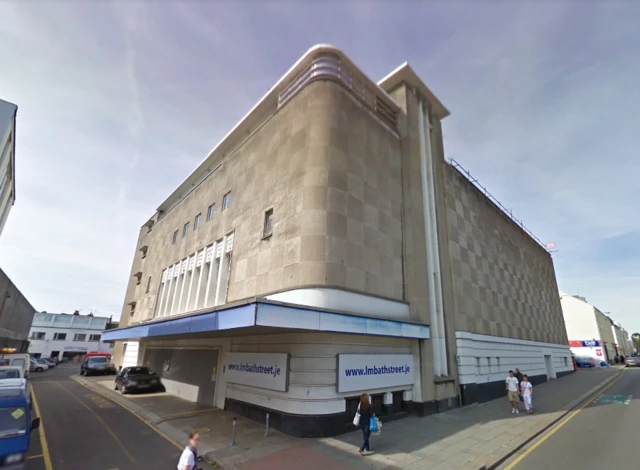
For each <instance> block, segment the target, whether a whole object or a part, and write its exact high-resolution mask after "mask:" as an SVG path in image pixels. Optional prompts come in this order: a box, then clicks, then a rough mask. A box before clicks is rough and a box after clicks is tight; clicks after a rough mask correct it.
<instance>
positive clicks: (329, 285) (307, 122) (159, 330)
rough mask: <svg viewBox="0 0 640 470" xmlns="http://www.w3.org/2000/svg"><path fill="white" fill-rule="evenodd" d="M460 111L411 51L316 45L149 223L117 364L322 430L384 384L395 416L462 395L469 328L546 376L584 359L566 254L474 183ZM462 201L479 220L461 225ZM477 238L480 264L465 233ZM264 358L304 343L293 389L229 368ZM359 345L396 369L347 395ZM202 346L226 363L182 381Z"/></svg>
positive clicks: (382, 402)
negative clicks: (579, 354) (449, 141)
mask: <svg viewBox="0 0 640 470" xmlns="http://www.w3.org/2000/svg"><path fill="white" fill-rule="evenodd" d="M447 115H448V111H447V110H446V108H444V106H443V105H442V103H440V101H439V100H438V99H437V98H436V97H435V96H434V95H433V93H432V92H431V91H430V90H429V89H428V88H427V86H426V85H425V84H424V83H423V82H422V80H421V79H420V78H419V77H418V76H417V75H416V74H415V72H414V71H413V70H412V69H411V67H410V66H408V65H407V64H404V65H402V66H401V67H399V68H398V69H396V70H395V71H393V72H392V73H391V74H389V75H388V76H387V77H385V78H384V79H382V80H381V81H380V82H378V83H377V84H376V83H374V82H372V81H371V80H369V79H368V78H367V77H366V76H365V75H364V74H363V73H362V72H361V71H360V70H359V69H358V68H357V67H356V66H355V64H353V63H352V62H351V61H350V60H349V59H348V58H347V57H346V56H345V55H344V54H343V53H342V52H341V51H339V50H337V49H335V48H333V47H331V46H317V47H315V48H313V49H311V50H310V51H309V52H307V54H305V55H304V56H303V57H302V58H301V59H300V60H299V61H298V62H297V63H296V64H295V65H294V66H293V68H292V69H291V70H290V71H289V72H287V74H285V76H284V77H283V78H282V79H281V80H280V81H278V83H277V84H276V85H275V86H274V87H272V88H271V90H270V91H269V93H268V94H267V95H265V97H264V98H263V99H262V100H261V101H260V102H259V103H258V104H257V105H256V106H255V107H254V108H253V109H252V110H251V111H250V113H249V114H248V115H247V116H246V117H245V118H244V119H243V120H242V121H241V122H240V123H239V124H238V125H237V126H236V127H235V128H234V129H233V130H232V131H231V132H230V133H229V134H228V135H227V137H225V139H223V141H222V142H221V143H220V144H218V146H217V147H216V148H214V150H213V151H212V152H211V154H210V155H209V156H208V157H207V158H206V159H205V160H204V161H203V163H202V164H201V165H200V166H199V167H198V168H197V169H196V170H195V171H194V172H193V173H192V174H191V175H189V176H188V177H187V178H186V179H185V181H184V182H183V183H182V184H181V185H180V186H179V187H178V189H176V191H174V192H173V193H172V194H171V195H170V196H169V197H168V198H167V200H165V201H164V202H163V203H162V204H161V205H160V206H159V208H158V210H157V211H156V214H155V215H154V216H153V217H152V218H151V219H149V221H148V222H147V223H146V224H145V225H144V226H143V227H142V228H141V230H140V235H139V241H138V246H137V250H136V253H135V257H134V261H133V265H132V270H131V278H130V280H129V284H128V287H127V292H126V297H125V302H124V307H123V311H122V316H121V328H120V330H118V331H114V332H106V333H105V337H108V338H109V339H113V340H126V347H125V342H124V341H118V342H117V343H116V348H115V362H116V363H117V364H126V365H129V364H133V363H142V362H146V363H149V364H156V368H157V367H158V366H160V367H161V368H162V369H163V370H164V372H166V377H167V379H168V380H170V388H171V391H172V393H176V394H179V395H181V396H188V397H191V398H193V399H198V400H201V399H205V400H207V401H211V400H213V401H214V403H215V404H216V405H217V406H220V407H226V408H229V409H233V410H235V411H237V412H239V413H244V414H247V415H249V416H255V417H257V419H260V417H263V416H264V412H266V411H269V412H270V413H277V414H278V413H279V414H278V415H275V416H278V417H277V418H273V416H274V415H273V414H272V419H275V420H276V422H279V423H280V428H281V429H283V430H284V431H285V432H288V433H290V434H294V435H304V436H311V435H330V434H336V433H339V432H344V431H345V430H346V429H347V428H346V427H345V423H349V422H350V421H351V419H352V414H353V412H354V411H355V410H354V409H352V407H353V404H354V403H356V402H357V397H358V396H359V394H360V393H362V392H364V391H367V392H369V393H371V394H372V396H373V397H374V407H379V408H380V410H381V411H383V412H384V414H385V415H388V416H389V417H390V418H395V417H401V416H403V415H404V414H406V413H408V412H415V413H419V414H425V413H431V412H436V411H444V410H447V409H450V408H453V407H456V406H458V405H459V404H460V397H461V395H463V393H462V389H461V387H460V386H461V382H460V380H459V373H458V367H459V365H460V364H461V363H462V365H466V364H465V361H466V356H465V358H464V360H463V361H462V362H461V358H460V347H461V346H460V341H464V345H465V346H464V347H465V348H467V349H469V347H471V348H473V344H480V343H483V344H487V341H489V342H494V343H496V344H497V343H500V342H501V341H502V343H501V344H502V345H505V344H506V347H504V348H502V350H503V351H504V353H503V354H504V355H505V357H507V356H509V355H511V354H512V351H514V350H518V348H524V349H526V350H527V351H528V352H527V354H528V357H529V358H530V360H529V362H526V363H527V364H530V365H531V370H532V371H533V370H535V371H536V373H538V372H539V373H540V374H546V375H545V377H547V376H549V377H550V378H555V376H556V374H557V375H561V374H562V373H564V372H566V371H568V370H569V369H570V366H568V365H567V366H566V367H565V365H566V361H567V359H568V358H570V355H569V350H568V347H567V341H566V334H565V332H564V325H563V324H562V317H561V312H560V307H559V300H558V295H557V287H556V284H555V276H554V272H553V264H552V262H551V258H550V256H549V255H548V253H546V252H544V251H543V250H542V249H541V248H540V247H539V246H537V245H535V242H533V241H530V240H528V239H527V236H526V234H519V233H517V228H515V226H513V227H512V225H514V223H513V221H512V220H510V219H507V218H506V217H504V216H502V217H501V216H500V215H499V214H496V213H495V212H496V210H495V209H494V208H491V207H490V206H487V205H486V204H485V203H483V201H481V198H480V197H479V196H478V195H475V194H474V193H473V190H471V189H469V186H472V185H471V183H470V182H469V181H467V180H465V181H462V180H457V179H456V177H455V175H454V174H453V173H452V169H451V168H450V165H449V163H447V162H446V161H445V157H444V148H443V138H442V127H441V122H440V121H441V119H443V118H445V117H446V116H447ZM452 201H453V202H452ZM456 201H464V202H465V204H466V205H465V206H464V207H465V208H466V209H467V210H466V212H465V211H464V209H463V213H462V216H465V215H468V216H469V218H468V226H463V225H462V224H461V223H458V220H459V219H456V220H455V221H454V222H452V220H451V218H452V215H454V214H455V211H456V208H457V205H456ZM214 204H215V206H213V205H214ZM482 204H485V206H486V207H485V206H483V205H482ZM212 207H214V209H213V210H212V209H211V208H212ZM223 209H224V210H223ZM492 211H493V212H492ZM471 213H473V216H472V215H471ZM477 217H484V218H487V222H486V225H481V224H479V223H476V224H475V225H474V221H475V218H477ZM491 224H493V226H491ZM196 227H197V228H196ZM494 230H497V231H499V232H501V233H506V235H504V240H502V242H503V243H507V242H508V243H510V244H512V245H513V246H512V245H509V247H508V248H505V247H503V246H501V245H500V244H499V243H495V242H494V241H491V240H489V237H490V236H492V234H493V231H494ZM453 231H455V233H454V234H452V232H453ZM454 235H455V237H454ZM477 237H481V238H482V237H484V238H482V243H481V244H480V246H479V248H478V250H477V251H476V252H474V259H473V260H470V259H469V258H470V257H469V255H468V253H467V254H466V255H465V254H464V252H463V250H462V249H461V247H464V249H465V250H466V249H467V248H468V247H469V246H473V240H474V239H475V238H477ZM534 245H535V246H534ZM476 257H477V258H476ZM523 260H526V261H527V262H529V261H530V262H531V264H530V268H529V267H524V266H523V265H524V264H525V263H523ZM483 261H486V262H487V263H490V264H488V265H487V266H486V267H483V265H482V263H483ZM454 271H455V272H454ZM465 273H466V274H465ZM480 273H482V276H483V277H482V279H479V276H480ZM505 283H506V284H507V287H504V286H503V284H505ZM529 283H532V284H533V285H532V286H530V285H529ZM480 286H482V287H483V288H488V287H489V286H494V292H493V293H492V294H489V295H487V292H489V290H484V289H483V293H482V294H481V293H480V292H479V290H478V289H479V287H480ZM536 289H538V291H536ZM550 289H551V290H552V292H550V291H549V290H550ZM474 293H476V294H477V295H476V297H475V298H473V299H472V302H471V303H468V302H467V301H466V296H469V295H473V294H474ZM536 294H539V297H540V298H536ZM487 297H490V298H487ZM518 302H519V303H518ZM527 314H530V315H532V318H530V319H525V318H524V317H525V316H526V315H527ZM527 329H534V330H535V331H533V332H529V331H527ZM463 333H470V334H472V335H475V336H466V337H464V338H463V336H464V335H463V336H461V335H462V334H463ZM527 341H528V342H527ZM474 342H476V343H474ZM510 342H511V343H514V344H516V346H513V345H511V344H510ZM469 345H471V346H469ZM512 346H513V347H512ZM498 349H500V348H498ZM197 350H210V351H211V353H210V354H205V355H204V356H203V357H200V356H199V355H198V354H200V353H196V352H195V351H197ZM133 351H135V353H134V352H133ZM171 351H174V352H171ZM175 351H183V352H180V353H178V352H175ZM185 351H187V352H185ZM188 351H192V352H188ZM465 351H466V350H465ZM547 353H549V361H550V362H549V364H547V363H546V362H545V361H546V360H547V359H546V356H547ZM465 354H467V353H465ZM262 355H275V356H274V361H276V360H280V359H278V357H285V356H286V358H287V359H286V361H285V362H283V363H282V365H280V363H278V366H277V367H276V368H280V367H282V368H283V370H286V374H287V383H286V385H282V384H280V385H264V386H260V385H259V386H256V385H251V384H250V381H249V382H246V383H241V384H238V383H235V382H233V381H232V380H231V379H229V377H231V376H233V374H231V373H230V369H229V366H230V365H232V366H233V367H236V366H235V365H233V364H232V361H231V359H229V358H238V357H246V358H249V359H247V361H255V363H256V364H257V363H259V362H260V359H261V356H262ZM353 355H358V356H357V357H358V358H360V359H359V360H361V361H362V363H363V364H365V363H366V364H370V363H369V362H367V361H369V360H371V361H375V360H376V358H378V359H379V360H380V361H384V362H385V365H380V364H377V363H376V364H374V365H371V367H370V370H371V371H374V372H372V374H377V373H378V372H376V371H377V370H380V371H382V372H380V374H387V375H385V376H384V377H381V378H380V380H377V381H374V382H372V383H371V384H370V385H366V386H365V385H363V386H362V387H363V388H362V390H356V391H353V390H354V389H353V388H348V387H347V388H348V390H350V391H347V389H346V388H345V387H344V386H343V385H341V380H340V378H341V377H342V375H341V374H343V372H344V373H347V372H345V371H348V373H349V374H351V373H354V374H356V373H357V372H358V369H353V368H350V369H349V368H347V369H344V370H343V366H342V365H341V364H344V363H347V362H348V360H349V357H351V358H353V357H354V356H353ZM276 356H277V357H276ZM187 357H189V358H190V359H189V360H191V361H200V362H202V363H204V362H206V363H207V365H206V367H204V368H205V369H207V371H204V370H203V372H202V373H201V375H202V377H199V378H198V377H196V376H195V375H194V376H192V377H186V376H183V378H180V377H179V375H180V374H179V373H178V372H176V375H171V373H172V372H171V371H172V367H173V366H172V365H171V364H173V363H174V362H175V361H183V360H186V358H187ZM234 360H235V359H234ZM399 360H401V361H405V362H406V365H402V366H396V365H391V364H396V362H397V361H399ZM341 361H344V362H341ZM394 361H396V362H394ZM398 364H399V363H398ZM403 364H405V363H404V362H403ZM474 364H475V360H474ZM508 364H510V362H509V361H508V360H506V359H503V367H498V368H497V369H496V371H495V372H496V374H502V375H505V376H506V373H507V370H508V369H506V368H505V367H507V365H508ZM522 364H525V362H523V363H522ZM250 365H251V364H249V366H250ZM547 365H548V367H547ZM378 366H380V367H378ZM243 367H244V366H243ZM256 367H259V368H262V366H261V365H259V364H257V365H256ZM256 367H254V369H255V368H256ZM349 367H351V366H349ZM364 367H365V368H364V369H363V370H364V371H365V372H364V374H363V375H362V378H361V381H362V383H363V384H364V383H369V382H367V380H368V379H365V376H367V375H369V373H368V372H367V370H368V369H367V368H369V365H365V366H364ZM211 370H213V371H214V372H213V374H212V372H211ZM232 370H235V369H232ZM274 370H275V369H274ZM278 370H279V369H278ZM388 370H390V371H392V372H389V373H388V372H387V371H388ZM398 370H403V371H405V372H403V374H405V378H404V379H403V378H402V377H399V376H394V375H393V374H395V373H396V372H397V371H398ZM409 370H410V371H411V372H410V373H409ZM361 371H362V370H361ZM525 372H526V371H525ZM170 376H171V377H170ZM406 377H411V383H407V381H406V380H407V379H406ZM265 380H266V379H265ZM342 380H343V382H345V383H346V382H347V381H348V380H349V378H348V377H342ZM189 381H190V382H189ZM211 382H213V383H214V384H215V387H214V389H215V390H213V389H212V387H211V385H210V384H211ZM263 382H264V383H266V382H265V381H262V382H260V383H263ZM251 383H253V382H251ZM256 383H257V382H256ZM471 385H472V384H470V383H469V384H467V387H468V388H469V389H470V388H471ZM265 387H266V389H265ZM270 387H271V388H270ZM274 387H275V388H274ZM279 387H283V388H279ZM490 395H491V393H489V392H487V393H485V392H482V393H475V395H472V394H470V393H468V394H467V397H468V398H469V400H468V401H469V402H472V401H478V400H482V399H483V398H486V399H488V398H490Z"/></svg>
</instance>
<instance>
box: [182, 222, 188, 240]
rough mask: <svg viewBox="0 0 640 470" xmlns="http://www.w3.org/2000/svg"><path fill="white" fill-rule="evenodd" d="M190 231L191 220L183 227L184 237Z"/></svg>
mask: <svg viewBox="0 0 640 470" xmlns="http://www.w3.org/2000/svg"><path fill="white" fill-rule="evenodd" d="M188 233H189V222H187V223H186V224H184V227H182V238H184V237H186V236H187V234H188Z"/></svg>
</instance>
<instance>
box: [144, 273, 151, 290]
mask: <svg viewBox="0 0 640 470" xmlns="http://www.w3.org/2000/svg"><path fill="white" fill-rule="evenodd" d="M149 289H151V276H149V279H147V290H146V291H145V293H146V294H148V293H149Z"/></svg>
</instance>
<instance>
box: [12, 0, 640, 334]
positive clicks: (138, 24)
mask: <svg viewBox="0 0 640 470" xmlns="http://www.w3.org/2000/svg"><path fill="white" fill-rule="evenodd" d="M344 3H345V2H271V3H265V2H259V1H251V2H231V1H229V2H210V3H207V2H191V3H189V2H182V3H171V2H169V1H162V2H146V3H142V2H140V3H136V2H128V3H114V2H106V1H105V2H69V3H64V2H42V3H38V2H36V1H30V2H18V1H15V2H13V3H12V2H11V1H10V2H2V3H1V4H0V57H1V58H2V68H1V72H0V97H1V98H3V99H5V100H8V101H12V102H14V103H17V104H18V105H19V110H18V132H17V135H18V146H17V180H18V181H17V201H16V205H15V207H14V209H13V211H12V213H11V215H10V217H9V221H8V223H7V226H6V228H5V231H4V233H3V235H2V240H1V243H0V265H1V266H2V267H3V269H5V271H7V272H8V273H9V275H10V276H11V277H12V278H13V280H14V282H15V283H16V284H17V285H18V286H19V287H20V288H21V289H22V290H23V292H24V293H25V294H26V295H27V296H28V298H29V299H30V300H31V302H32V303H33V305H34V306H35V307H36V308H37V309H40V310H47V311H73V310H74V309H81V310H82V311H83V312H88V311H89V310H92V309H93V310H97V312H98V314H100V315H108V314H114V315H115V316H118V315H119V313H120V310H121V306H122V302H123V299H124V293H125V285H126V282H127V278H128V275H129V269H130V263H131V259H132V256H133V252H134V247H135V242H136V237H137V233H138V228H139V227H140V225H141V224H142V223H143V222H144V221H145V220H146V218H147V217H149V216H151V215H152V213H153V210H154V208H155V207H157V205H158V204H159V203H160V202H161V201H162V200H163V199H164V198H165V197H166V195H167V194H168V193H169V192H170V191H171V190H172V189H174V188H175V187H176V186H177V184H178V183H180V182H181V181H182V179H183V178H184V177H185V176H186V175H187V174H188V173H189V172H190V171H191V170H193V168H194V167H195V166H196V165H197V164H198V163H199V162H200V161H201V160H202V159H203V158H204V157H205V156H206V154H207V153H208V151H209V150H210V149H211V148H213V147H214V145H215V144H216V143H217V142H218V141H219V139H220V138H221V137H222V136H224V135H225V134H226V133H227V132H228V131H229V130H230V129H231V127H233V125H234V124H235V123H236V122H237V121H238V120H239V119H240V118H241V117H242V116H243V115H244V114H245V113H246V112H247V111H248V110H249V109H250V108H251V107H252V106H253V104H255V102H256V101H257V100H258V99H259V98H260V97H261V96H262V95H263V94H264V93H265V92H266V91H267V90H268V89H269V87H271V86H272V85H273V84H274V83H275V82H276V81H277V80H278V78H279V77H280V76H281V75H282V74H284V72H286V70H287V69H288V68H289V67H290V66H291V65H292V64H293V63H294V62H295V61H296V60H297V58H298V57H299V56H300V55H302V54H303V53H304V52H305V51H306V50H307V49H308V48H309V47H311V46H312V45H314V44H316V43H331V44H334V45H336V46H338V47H340V48H341V49H343V50H344V51H345V52H346V53H347V54H348V55H349V56H350V57H351V58H352V59H353V60H354V62H355V63H356V64H358V65H359V66H360V67H361V68H362V69H363V70H364V71H365V72H366V73H367V74H368V75H369V76H370V77H371V78H373V79H374V80H377V79H379V78H381V77H383V76H384V75H386V74H387V73H388V72H390V71H391V70H393V69H394V68H395V67H396V66H398V65H399V64H401V63H402V62H404V61H409V63H410V64H411V65H412V66H413V67H414V68H415V69H416V70H417V71H418V73H419V74H420V75H421V76H422V77H423V79H424V80H425V81H426V83H427V84H428V85H429V86H430V87H431V89H432V90H433V91H434V92H435V93H436V95H437V96H438V97H439V98H440V99H441V100H442V101H443V102H444V103H445V105H446V106H447V107H448V108H449V109H450V111H451V116H450V117H448V118H447V119H446V120H445V121H444V130H445V152H446V155H447V157H450V158H451V157H452V158H455V159H456V160H458V161H459V162H460V163H461V164H462V165H464V166H465V167H466V168H467V169H469V170H470V171H471V172H472V173H473V175H474V176H476V177H477V178H478V179H480V181H481V182H482V183H483V184H484V185H485V186H487V187H488V188H489V190H490V191H491V192H492V193H493V194H494V195H495V196H496V197H498V199H499V200H501V201H502V203H503V204H504V205H505V206H507V207H509V208H511V209H512V210H513V212H514V214H515V215H516V216H517V217H518V218H520V219H521V220H523V221H524V223H525V225H526V226H527V227H529V228H530V229H531V230H532V231H533V232H534V233H535V234H536V235H537V236H538V237H539V238H540V239H542V240H543V241H545V242H551V241H553V242H556V243H557V246H558V251H557V253H555V254H554V260H555V263H556V270H557V277H558V284H559V287H560V288H561V289H562V290H563V291H566V292H569V293H579V294H580V295H583V296H586V297H587V300H588V301H590V302H591V303H594V304H595V305H596V306H598V307H599V308H600V309H601V310H603V311H609V312H611V315H612V317H613V318H614V319H617V320H618V321H620V322H622V323H623V325H624V326H625V327H626V328H627V329H628V330H630V331H631V332H633V331H640V315H638V311H639V310H640V289H639V286H640V267H639V266H640V218H639V217H638V216H637V210H635V209H634V207H638V205H639V204H640V185H638V184H637V181H636V180H637V177H638V176H640V159H639V158H638V157H637V148H638V145H637V144H638V131H637V130H638V123H639V120H638V117H637V115H638V111H637V110H638V109H640V81H638V77H640V49H639V48H638V47H637V44H640V29H638V27H637V25H638V24H639V22H640V5H638V4H635V3H634V2H625V1H622V2H620V3H614V2H604V1H603V2H567V3H563V2H561V1H556V2H535V3H521V2H513V3H512V2H501V1H498V0H495V1H487V2H468V3H467V2H463V1H456V2H429V3H419V2H417V1H413V2H407V3H401V2H391V1H388V2H382V1H380V2H375V1H371V2H357V1H351V2H348V3H346V4H344ZM514 3H517V5H515V4H514Z"/></svg>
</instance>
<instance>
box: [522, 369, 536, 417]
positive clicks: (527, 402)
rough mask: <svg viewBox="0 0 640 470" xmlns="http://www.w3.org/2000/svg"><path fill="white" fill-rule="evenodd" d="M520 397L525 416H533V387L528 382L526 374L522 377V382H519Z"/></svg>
mask: <svg viewBox="0 0 640 470" xmlns="http://www.w3.org/2000/svg"><path fill="white" fill-rule="evenodd" d="M520 395H521V396H522V398H523V399H524V409H525V410H526V411H527V414H528V415H530V414H533V405H532V404H531V397H532V395H533V385H531V382H529V377H527V374H525V375H524V376H523V377H522V382H520Z"/></svg>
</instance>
